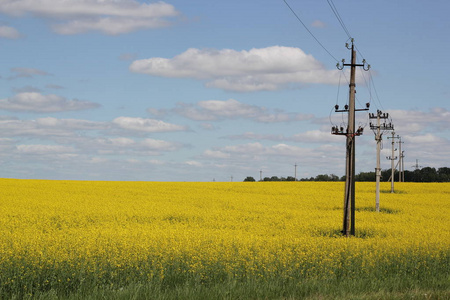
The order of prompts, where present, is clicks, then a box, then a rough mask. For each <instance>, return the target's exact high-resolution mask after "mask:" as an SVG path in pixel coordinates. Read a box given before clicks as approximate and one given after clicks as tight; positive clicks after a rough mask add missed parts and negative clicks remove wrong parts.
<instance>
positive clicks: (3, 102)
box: [0, 92, 100, 113]
mask: <svg viewBox="0 0 450 300" xmlns="http://www.w3.org/2000/svg"><path fill="white" fill-rule="evenodd" d="M99 106H100V105H99V104H97V103H93V102H89V101H82V100H77V99H74V100H68V99H66V98H64V97H61V96H57V95H53V94H50V95H43V94H41V93H38V92H23V93H18V94H16V95H14V96H12V97H10V98H5V99H0V109H4V110H8V111H27V112H36V113H54V112H61V111H73V110H84V109H92V108H97V107H99Z"/></svg>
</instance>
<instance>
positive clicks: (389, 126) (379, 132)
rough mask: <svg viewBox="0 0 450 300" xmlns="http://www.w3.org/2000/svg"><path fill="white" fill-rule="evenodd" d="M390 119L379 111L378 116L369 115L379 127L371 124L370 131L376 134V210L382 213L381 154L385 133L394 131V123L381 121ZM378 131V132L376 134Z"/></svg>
mask: <svg viewBox="0 0 450 300" xmlns="http://www.w3.org/2000/svg"><path fill="white" fill-rule="evenodd" d="M387 118H389V114H387V113H383V112H381V110H377V114H376V115H375V114H369V119H377V125H374V124H372V123H370V129H372V130H373V131H374V133H375V140H376V141H377V167H376V168H375V177H376V195H375V210H376V211H377V212H379V211H380V180H381V167H380V152H381V141H382V136H383V133H384V131H386V130H394V126H393V125H392V123H389V124H386V122H384V123H383V124H381V119H384V120H386V119H387ZM375 130H376V132H375Z"/></svg>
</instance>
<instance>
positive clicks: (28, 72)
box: [8, 68, 51, 79]
mask: <svg viewBox="0 0 450 300" xmlns="http://www.w3.org/2000/svg"><path fill="white" fill-rule="evenodd" d="M11 72H12V73H14V75H13V76H11V77H9V78H8V79H16V78H32V77H34V76H36V75H39V76H49V75H51V74H50V73H48V72H45V71H43V70H39V69H34V68H11Z"/></svg>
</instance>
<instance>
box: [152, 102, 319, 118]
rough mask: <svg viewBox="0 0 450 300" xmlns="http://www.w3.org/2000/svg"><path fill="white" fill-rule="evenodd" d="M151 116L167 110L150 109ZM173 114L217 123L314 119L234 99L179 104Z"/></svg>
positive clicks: (164, 112) (306, 115)
mask: <svg viewBox="0 0 450 300" xmlns="http://www.w3.org/2000/svg"><path fill="white" fill-rule="evenodd" d="M147 111H148V112H149V113H150V114H153V115H155V116H160V115H164V114H166V113H167V112H168V111H167V110H158V109H155V108H150V109H148V110H147ZM170 111H171V112H174V113H177V114H179V115H182V116H184V117H186V118H188V119H191V120H195V121H217V120H225V119H238V118H242V119H250V120H254V121H257V122H261V123H276V122H289V121H302V120H309V119H312V118H313V117H314V116H313V115H311V114H300V113H287V112H284V111H275V112H273V111H270V110H269V109H267V108H265V107H260V106H256V105H249V104H245V103H242V102H239V101H237V100H234V99H228V100H206V101H199V102H197V103H196V104H188V103H177V105H176V107H175V108H173V109H172V110H170Z"/></svg>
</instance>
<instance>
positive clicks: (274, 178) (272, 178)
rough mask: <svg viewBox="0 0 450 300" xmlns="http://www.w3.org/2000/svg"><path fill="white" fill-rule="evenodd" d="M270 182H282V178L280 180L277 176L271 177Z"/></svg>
mask: <svg viewBox="0 0 450 300" xmlns="http://www.w3.org/2000/svg"><path fill="white" fill-rule="evenodd" d="M270 181H280V178H278V177H277V176H272V177H270Z"/></svg>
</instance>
